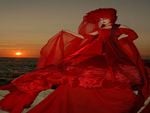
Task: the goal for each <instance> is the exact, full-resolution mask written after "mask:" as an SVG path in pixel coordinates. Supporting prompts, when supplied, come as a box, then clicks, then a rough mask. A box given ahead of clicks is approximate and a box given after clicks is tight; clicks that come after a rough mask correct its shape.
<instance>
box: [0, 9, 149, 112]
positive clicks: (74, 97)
mask: <svg viewBox="0 0 150 113" xmlns="http://www.w3.org/2000/svg"><path fill="white" fill-rule="evenodd" d="M113 13H114V12H113V11H112V9H111V14H113ZM104 16H110V15H104ZM115 19H116V16H115V17H114V18H113V19H112V20H113V21H115ZM95 30H96V31H98V35H95V36H92V35H89V33H91V32H94V31H95ZM78 32H79V35H76V34H73V33H70V32H67V31H60V32H59V33H57V34H56V35H54V36H53V37H52V38H51V39H50V40H49V41H48V42H47V44H46V45H45V46H44V47H43V48H42V49H41V51H40V53H41V56H40V58H39V62H38V64H37V68H36V69H35V70H33V71H31V72H29V73H26V74H24V75H22V76H20V77H19V78H16V79H15V80H13V81H12V82H11V85H10V86H9V87H7V88H6V87H5V88H6V89H9V90H10V93H9V94H8V95H6V97H5V98H4V99H2V100H1V101H0V108H1V109H4V110H7V111H10V112H11V113H21V111H22V110H23V109H24V108H25V107H27V106H29V105H30V104H31V103H32V102H33V101H34V99H35V98H36V96H37V95H38V93H39V92H41V91H43V90H46V89H49V88H51V87H52V86H53V85H57V86H59V87H58V88H57V89H56V90H55V91H54V92H53V93H52V94H50V95H49V96H48V97H47V98H45V99H44V101H42V102H41V103H40V104H38V105H37V106H36V107H34V108H33V109H31V110H30V111H29V112H28V113H110V112H113V113H136V112H137V111H138V109H139V108H140V107H141V106H142V105H143V102H144V100H145V99H146V98H147V97H148V96H149V91H150V90H149V78H148V75H149V74H148V73H147V71H146V69H145V67H144V64H143V61H142V60H141V57H140V55H139V53H138V51H137V49H136V47H135V45H134V43H133V41H134V40H135V39H137V37H138V36H137V34H136V33H135V32H134V31H133V30H131V29H129V28H122V27H121V26H120V25H117V24H114V25H113V26H112V29H100V28H98V23H94V22H89V21H88V19H87V18H86V17H85V18H84V20H83V21H82V22H81V24H80V26H79V29H78ZM122 34H125V35H126V36H125V37H123V38H121V39H119V36H121V35H122ZM5 88H4V89H5ZM134 90H138V91H139V94H138V95H135V94H134V93H133V91H134ZM18 95H19V96H18ZM22 98H23V99H22ZM16 100H21V101H20V102H18V101H16ZM12 102H14V104H13V103H12Z"/></svg>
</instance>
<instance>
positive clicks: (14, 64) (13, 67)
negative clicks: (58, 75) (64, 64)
mask: <svg viewBox="0 0 150 113" xmlns="http://www.w3.org/2000/svg"><path fill="white" fill-rule="evenodd" d="M37 61H38V59H37V58H0V85H3V84H6V83H8V82H10V81H11V80H13V79H14V78H16V77H18V76H21V75H22V74H24V73H26V72H29V71H31V70H33V69H34V68H35V67H36V63H37ZM145 64H146V65H147V66H149V67H150V60H145Z"/></svg>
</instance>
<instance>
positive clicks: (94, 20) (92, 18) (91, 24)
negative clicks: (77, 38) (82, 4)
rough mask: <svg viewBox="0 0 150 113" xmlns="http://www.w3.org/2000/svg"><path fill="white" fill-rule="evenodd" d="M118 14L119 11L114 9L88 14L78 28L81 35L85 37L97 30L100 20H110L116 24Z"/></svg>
mask: <svg viewBox="0 0 150 113" xmlns="http://www.w3.org/2000/svg"><path fill="white" fill-rule="evenodd" d="M116 13H117V11H116V10H115V9H113V8H99V9H96V10H93V11H90V12H88V13H87V14H86V15H85V16H84V17H83V21H82V22H81V24H80V26H79V28H78V32H79V34H81V35H85V34H88V33H90V32H93V31H95V30H97V29H98V22H99V20H100V18H109V19H110V20H111V22H112V23H113V24H114V23H115V21H116V19H117V16H116Z"/></svg>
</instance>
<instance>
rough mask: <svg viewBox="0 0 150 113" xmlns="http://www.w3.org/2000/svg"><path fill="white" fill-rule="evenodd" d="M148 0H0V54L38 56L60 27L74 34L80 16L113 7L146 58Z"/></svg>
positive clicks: (149, 28) (149, 30)
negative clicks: (135, 37)
mask: <svg viewBox="0 0 150 113" xmlns="http://www.w3.org/2000/svg"><path fill="white" fill-rule="evenodd" d="M149 5H150V1H149V0H0V57H15V54H14V53H15V52H18V51H21V52H22V53H23V54H22V57H39V53H40V49H41V47H42V46H44V44H46V42H47V41H48V39H50V38H51V37H52V36H54V35H55V34H56V33H58V32H59V31H60V30H62V29H63V30H67V31H68V30H69V31H71V32H74V33H77V29H78V26H79V24H80V22H81V21H82V17H83V16H84V15H85V14H86V13H87V12H89V11H91V10H95V9H97V8H115V9H117V11H118V12H117V13H118V14H117V15H118V20H117V23H120V24H123V25H126V26H128V27H130V28H132V29H134V30H135V31H136V32H137V34H138V36H139V38H138V39H137V40H136V41H135V44H136V46H137V48H138V49H139V51H140V53H141V56H142V57H145V58H148V57H149V58H150V44H149V43H150V13H149V11H150V7H149Z"/></svg>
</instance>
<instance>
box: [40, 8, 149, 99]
mask: <svg viewBox="0 0 150 113" xmlns="http://www.w3.org/2000/svg"><path fill="white" fill-rule="evenodd" d="M104 10H105V11H104ZM106 12H107V13H106ZM100 17H108V18H110V19H111V21H112V22H113V23H115V21H116V19H117V16H116V11H115V10H114V9H111V8H107V9H103V10H101V9H97V10H94V11H91V12H89V13H87V14H86V15H85V16H84V18H83V21H82V22H81V24H80V25H79V28H78V34H79V35H75V34H73V33H69V32H66V31H63V30H62V31H60V32H59V33H57V34H56V35H55V36H53V37H52V38H51V39H50V40H49V41H48V43H47V44H46V45H45V46H44V47H43V48H42V49H41V52H40V53H41V57H40V59H39V62H38V65H37V68H44V67H46V66H49V65H52V64H53V65H59V64H62V63H63V62H70V60H71V58H72V57H75V56H76V57H78V59H77V61H78V60H80V61H81V60H85V59H86V58H89V57H91V56H94V55H96V54H98V52H99V51H98V50H96V48H97V47H96V45H97V46H99V44H98V43H99V42H97V44H95V43H94V41H93V38H92V37H91V36H90V35H89V33H91V32H94V31H96V30H98V21H99V20H98V19H99V18H100ZM114 25H115V24H114ZM125 32H126V31H125ZM128 34H129V35H128V36H127V37H125V38H123V39H121V40H117V41H116V44H117V46H118V48H120V50H121V51H122V52H123V54H124V55H125V56H126V57H127V58H128V59H129V60H130V61H131V62H132V63H133V64H134V65H135V66H136V67H137V68H138V69H139V71H140V73H141V78H142V79H143V84H144V88H143V93H144V95H145V97H147V96H148V94H149V92H148V91H149V90H148V89H149V87H148V84H149V83H148V79H149V78H148V76H147V74H146V70H145V67H144V63H143V61H142V60H141V56H140V54H139V52H138V50H137V48H136V47H135V45H134V43H133V41H134V40H135V39H137V37H138V36H137V34H136V33H135V32H134V31H133V30H129V32H128ZM82 36H83V37H82ZM89 45H90V46H89ZM86 46H87V47H86ZM94 48H95V49H94ZM80 61H78V62H80ZM74 62H76V61H74Z"/></svg>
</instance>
